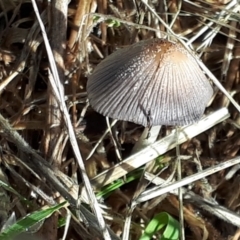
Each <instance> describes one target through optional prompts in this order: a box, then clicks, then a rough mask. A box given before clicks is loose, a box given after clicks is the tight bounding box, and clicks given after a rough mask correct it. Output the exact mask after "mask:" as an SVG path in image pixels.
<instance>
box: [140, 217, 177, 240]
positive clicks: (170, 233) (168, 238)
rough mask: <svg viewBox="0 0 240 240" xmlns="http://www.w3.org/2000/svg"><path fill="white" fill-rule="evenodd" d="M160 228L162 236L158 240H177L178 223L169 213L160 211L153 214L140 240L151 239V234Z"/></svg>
mask: <svg viewBox="0 0 240 240" xmlns="http://www.w3.org/2000/svg"><path fill="white" fill-rule="evenodd" d="M161 229H162V237H161V238H160V240H178V239H179V223H178V221H177V220H175V219H174V218H173V217H172V216H171V215H169V214H168V213H166V212H162V213H159V214H157V215H156V216H154V218H153V219H152V220H151V221H150V222H149V224H148V225H147V227H146V229H145V231H144V233H143V234H142V236H141V238H140V240H151V239H152V237H153V235H154V234H156V233H158V232H159V230H161Z"/></svg>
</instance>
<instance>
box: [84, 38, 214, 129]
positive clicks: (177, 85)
mask: <svg viewBox="0 0 240 240" xmlns="http://www.w3.org/2000/svg"><path fill="white" fill-rule="evenodd" d="M87 93H88V98H89V101H90V104H91V106H92V107H93V109H95V110H96V111H97V112H99V113H100V114H102V115H104V116H108V117H111V118H113V119H118V120H124V121H129V122H134V123H137V124H140V125H143V126H145V127H147V126H156V125H172V126H183V125H187V124H191V123H194V122H197V121H198V120H199V119H200V118H201V117H202V115H203V113H204V110H205V108H206V106H207V103H208V102H209V100H210V98H211V97H212V94H213V89H212V86H211V84H210V83H209V81H208V80H207V78H206V76H205V75H204V73H203V72H202V70H201V69H200V67H199V66H198V63H197V61H196V60H195V58H194V57H193V56H192V55H191V54H190V53H189V52H188V51H187V50H186V49H185V48H184V47H183V46H182V45H181V44H179V43H175V42H172V41H168V40H164V39H149V40H144V41H140V42H138V43H136V44H133V45H131V46H128V47H126V48H123V49H120V50H117V51H116V52H114V53H113V54H111V55H109V56H108V57H107V58H106V59H104V60H103V61H102V62H101V63H100V64H99V65H98V66H97V67H96V68H95V70H94V72H93V74H92V75H91V76H90V77H89V79H88V82H87Z"/></svg>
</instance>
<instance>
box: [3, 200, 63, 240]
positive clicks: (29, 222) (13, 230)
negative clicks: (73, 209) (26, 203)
mask: <svg viewBox="0 0 240 240" xmlns="http://www.w3.org/2000/svg"><path fill="white" fill-rule="evenodd" d="M65 204H66V202H63V203H61V204H58V205H56V206H53V207H49V208H48V209H44V210H41V211H37V212H33V213H31V214H29V215H27V216H26V217H24V218H22V219H20V220H19V221H17V222H16V223H14V224H13V225H12V226H10V227H9V228H7V229H5V230H4V231H3V232H1V233H0V239H5V240H7V239H12V238H13V237H14V236H17V235H18V234H20V233H22V232H27V231H28V229H29V228H31V227H32V226H33V225H34V224H37V223H38V222H40V221H43V220H45V219H46V218H48V217H50V216H51V215H52V214H53V213H54V212H56V211H57V210H59V209H60V208H62V207H63V206H64V205H65Z"/></svg>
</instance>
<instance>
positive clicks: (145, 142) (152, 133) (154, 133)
mask: <svg viewBox="0 0 240 240" xmlns="http://www.w3.org/2000/svg"><path fill="white" fill-rule="evenodd" d="M160 130H161V126H153V127H151V128H145V129H144V130H143V133H142V135H141V137H140V138H139V140H138V141H137V142H136V144H135V145H134V147H133V149H132V154H134V153H137V152H138V151H140V150H142V149H143V148H145V147H147V146H149V145H151V144H152V143H154V142H155V141H156V140H157V137H158V134H159V132H160Z"/></svg>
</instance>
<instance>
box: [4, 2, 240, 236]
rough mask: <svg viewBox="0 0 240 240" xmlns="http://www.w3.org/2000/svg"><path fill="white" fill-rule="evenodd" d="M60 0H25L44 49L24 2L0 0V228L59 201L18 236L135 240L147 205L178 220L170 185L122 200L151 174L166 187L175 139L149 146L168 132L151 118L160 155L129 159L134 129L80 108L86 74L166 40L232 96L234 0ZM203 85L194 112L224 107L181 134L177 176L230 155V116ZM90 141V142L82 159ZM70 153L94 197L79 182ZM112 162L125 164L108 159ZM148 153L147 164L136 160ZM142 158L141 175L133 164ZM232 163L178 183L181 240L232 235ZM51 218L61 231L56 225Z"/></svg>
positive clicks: (237, 143) (235, 207)
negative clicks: (144, 43) (183, 48)
mask: <svg viewBox="0 0 240 240" xmlns="http://www.w3.org/2000/svg"><path fill="white" fill-rule="evenodd" d="M67 2H68V1H58V0H53V1H51V2H50V3H49V2H48V1H46V0H43V1H37V4H38V5H37V7H38V11H39V14H40V15H41V19H42V22H43V24H44V26H45V29H46V33H47V37H48V40H49V43H50V46H51V49H50V50H49V49H47V42H46V39H44V38H43V35H42V30H41V28H40V26H39V22H38V19H37V18H36V14H35V12H34V9H33V6H32V2H31V1H25V0H23V1H18V0H1V1H0V9H1V11H0V29H1V31H0V93H1V96H0V113H1V115H2V116H1V118H0V141H1V145H0V160H1V169H0V170H1V172H0V181H1V185H2V187H1V193H0V220H1V226H3V225H4V223H5V222H6V220H7V219H10V220H11V221H10V223H9V222H8V225H7V226H6V224H5V226H4V227H5V228H8V227H9V226H11V225H12V224H14V222H15V220H14V219H15V218H16V219H20V218H22V217H25V216H26V215H27V214H29V213H33V212H34V211H36V210H40V209H41V210H43V209H47V208H49V207H51V206H55V205H56V204H59V203H63V202H64V201H65V200H66V201H67V202H66V204H65V205H64V206H63V207H61V208H60V210H59V211H56V212H55V213H54V214H52V215H51V216H50V217H48V218H47V217H45V218H46V220H43V221H39V223H38V224H37V225H36V224H34V226H31V224H29V229H26V231H27V232H28V233H26V234H27V235H29V236H31V237H32V239H33V238H34V237H39V238H40V239H48V240H55V239H60V238H63V236H64V231H66V233H67V236H66V238H65V239H101V238H105V239H119V238H122V236H123V231H125V233H124V234H125V235H124V236H127V235H129V236H130V237H129V239H139V238H140V236H141V234H142V231H143V230H144V229H145V227H146V225H147V224H148V222H149V221H150V220H151V219H152V218H153V216H154V215H155V214H156V213H160V212H167V213H169V214H170V215H171V216H173V217H174V218H175V219H178V216H179V200H178V198H177V196H176V195H174V192H173V191H174V189H173V191H172V192H171V193H168V194H166V193H165V194H163V195H161V196H157V197H155V198H153V199H149V200H148V201H144V202H141V201H140V200H139V201H140V203H139V202H138V204H137V205H136V206H133V203H134V199H135V200H137V199H138V197H139V199H140V197H141V194H142V192H144V191H145V190H149V189H151V188H153V187H154V186H155V184H160V182H158V181H160V180H161V179H164V180H166V181H167V183H168V184H169V183H170V182H172V181H175V180H176V179H175V175H173V173H174V171H175V164H174V163H175V159H176V151H175V150H174V148H175V145H176V138H171V139H175V140H174V141H175V143H174V144H175V145H174V144H173V145H171V147H167V148H165V149H162V145H163V143H164V142H161V139H165V138H164V137H166V136H167V135H168V134H169V133H170V132H171V131H172V129H173V128H172V127H168V126H163V128H162V129H161V132H160V134H159V136H158V139H159V141H160V142H157V144H156V145H154V146H156V147H157V149H158V150H159V152H161V154H160V155H161V156H159V154H157V155H156V156H154V157H153V154H152V153H150V152H148V150H146V151H145V152H141V154H139V155H136V157H134V158H133V157H132V158H131V151H132V149H133V146H134V144H135V143H136V142H137V141H138V140H139V138H140V136H141V133H142V131H143V127H141V126H138V125H135V124H133V123H122V122H117V123H116V124H115V125H114V127H113V128H112V131H111V132H110V133H109V132H105V131H106V129H107V124H106V121H105V118H104V117H103V116H101V115H99V114H97V113H96V112H94V111H93V109H92V108H91V107H90V106H88V102H87V94H86V82H87V77H88V76H89V75H90V74H91V73H92V71H93V69H94V68H95V67H96V65H97V64H98V63H99V62H100V61H101V60H102V59H103V58H105V57H106V56H108V55H109V54H111V53H112V52H114V51H116V50H117V49H118V48H121V47H124V46H128V45H130V44H133V43H135V42H137V41H140V40H143V39H149V38H153V37H166V36H171V37H173V38H174V39H175V40H176V41H177V40H182V41H184V42H185V43H186V45H187V46H188V47H189V48H190V49H193V50H194V51H195V52H196V53H197V54H198V56H199V57H200V58H201V60H202V61H203V63H204V64H205V65H206V66H207V67H208V69H209V70H210V71H211V72H212V73H213V74H214V76H215V77H216V78H217V79H218V80H219V81H220V82H221V84H222V85H223V86H224V88H225V89H226V90H227V91H228V92H229V94H230V95H231V96H232V97H233V98H234V99H235V101H236V102H239V98H240V95H239V89H240V84H239V52H240V44H239V39H240V38H239V36H240V32H239V19H240V15H239V9H240V5H239V3H238V1H235V0H232V1H227V0H226V1H220V0H211V1H210V0H205V1H201V0H199V1H197V0H196V1H187V0H182V1H181V0H179V1H178V0H169V1H149V2H148V5H147V4H145V1H141V0H137V1H127V0H122V1H107V0H97V1H95V0H80V1H77V0H76V1H70V3H69V4H68V3H67ZM158 17H160V18H158ZM163 22H165V23H166V25H167V26H168V28H167V27H166V26H164V24H163ZM171 31H173V32H174V33H175V34H176V36H172V33H171ZM51 52H52V53H53V56H54V59H55V63H56V66H57V72H58V76H59V82H57V81H56V75H55V74H54V68H53V66H54V63H53V61H52V59H51V54H50V53H51ZM49 54H50V55H49ZM54 81H55V82H56V85H54V84H53V83H54ZM214 85H215V84H213V86H214ZM63 89H64V91H63ZM214 91H215V94H214V97H213V99H212V101H211V103H210V104H209V106H208V108H207V109H206V114H207V115H208V114H210V115H209V116H210V117H209V118H211V116H212V118H214V117H215V115H214V116H213V115H211V114H214V113H216V112H217V111H218V110H219V109H222V108H226V109H227V110H226V109H225V110H226V111H227V112H226V113H224V114H223V115H222V116H221V117H219V119H213V123H211V125H207V126H205V128H203V129H204V130H203V129H198V130H197V129H196V128H197V127H196V128H191V129H190V130H189V131H190V132H194V133H193V136H192V138H191V139H185V140H179V143H182V144H181V145H180V155H181V159H182V176H183V178H185V177H187V176H191V175H193V174H195V173H197V172H200V173H201V171H202V169H207V168H210V167H212V166H215V165H218V164H221V163H224V162H226V161H227V160H229V159H233V158H235V157H237V156H238V155H239V147H240V137H239V136H240V135H239V133H240V132H239V126H240V118H239V112H238V110H237V109H236V107H235V106H233V104H231V103H230V101H229V99H228V98H227V97H226V96H225V95H224V94H223V93H222V92H221V91H219V90H218V88H217V87H214ZM61 94H62V95H61ZM63 95H64V97H62V96H63ZM65 104H66V105H65ZM64 106H65V107H66V108H64ZM64 109H65V110H64ZM64 111H65V112H64ZM66 111H68V113H69V115H68V116H70V118H69V119H68V118H67V117H66ZM228 112H229V113H230V115H229V114H228ZM69 120H71V124H69V123H70V121H69ZM217 123H218V124H217ZM200 124H202V123H201V122H200ZM70 125H71V126H72V127H73V130H74V132H75V135H76V136H77V142H74V135H73V132H71V126H70ZM201 126H202V125H201ZM104 132H105V134H104ZM101 138H102V141H101V142H99V139H101ZM168 141H169V138H168ZM172 141H173V140H172ZM97 142H99V144H98V147H97V148H96V150H95V151H94V153H93V154H92V155H91V157H90V158H89V159H88V160H86V159H87V158H88V156H89V154H90V152H91V151H92V149H93V147H94V146H96V144H97ZM76 143H77V145H76ZM74 144H75V145H74ZM161 144H162V145H161ZM78 149H80V152H81V155H82V159H83V162H84V164H85V168H86V172H87V175H88V177H89V179H90V180H91V179H93V180H91V186H92V187H93V189H94V192H95V195H96V196H97V198H98V200H99V201H98V202H99V204H97V203H96V201H95V197H93V195H92V194H93V193H92V192H91V190H90V189H89V179H88V178H86V176H85V175H84V167H83V165H82V163H81V158H80V157H79V155H78ZM160 149H162V150H161V151H160ZM170 149H173V150H170ZM168 150H169V151H168ZM159 152H158V153H159ZM143 153H144V154H145V155H143ZM154 154H156V153H154ZM124 159H127V160H128V161H124V162H123V164H120V166H119V161H120V160H124ZM153 159H155V161H153V162H154V163H152V164H150V163H148V162H149V161H150V160H153ZM145 163H148V164H147V167H146V169H145V173H144V172H143V168H141V166H142V165H143V164H145ZM108 169H110V171H107V172H106V174H104V175H103V174H102V175H100V173H102V172H104V171H106V170H108ZM116 169H120V170H116ZM121 169H123V170H121ZM238 169H239V166H238V165H235V166H234V167H232V168H231V169H229V168H228V169H222V170H221V171H219V172H217V173H214V174H211V175H210V176H208V177H206V178H205V177H204V178H202V179H201V180H198V181H196V182H193V181H192V182H191V183H188V185H187V186H185V188H183V190H184V195H183V196H184V201H183V203H184V207H183V213H184V220H185V235H186V239H197V240H198V239H199V240H200V239H210V240H214V239H216V240H221V239H233V240H237V239H239V229H238V228H239V227H240V224H239V222H240V221H239V216H238V214H239V204H240V201H239V199H240V191H239V189H240V187H239V171H238ZM127 173H128V175H127V176H126V174H127ZM141 176H145V177H142V178H141ZM156 176H157V177H159V178H156ZM170 177H172V178H170ZM147 179H148V181H147ZM139 182H140V183H141V184H139ZM4 183H6V184H7V185H4ZM107 183H108V184H109V183H112V186H113V187H112V189H113V190H111V189H110V190H109V188H106V187H105V188H104V186H105V185H106V184H107ZM165 184H166V183H165ZM10 187H11V188H13V189H15V190H16V191H17V193H18V194H17V193H15V192H13V191H12V190H11V189H9V188H10ZM86 189H87V190H86ZM103 190H105V192H104V191H103ZM89 196H90V197H89ZM88 197H89V199H88ZM23 198H25V200H23ZM220 208H221V209H220ZM100 209H101V210H100ZM12 213H15V215H16V217H13V216H12ZM102 215H103V216H104V219H105V221H106V224H107V225H108V229H105V230H102V229H101V228H100V227H99V222H100V223H102V226H104V222H102V221H101V217H102ZM69 216H71V218H70V217H69ZM62 219H65V221H66V224H63V225H64V226H65V227H64V226H62V227H58V224H59V222H61V221H60V220H62ZM127 221H129V222H130V223H131V227H130V229H128V228H127V227H129V226H128V225H127V223H126V222H127ZM60 225H61V224H60ZM124 225H125V228H124ZM128 231H129V232H128ZM108 234H109V235H110V236H111V237H110V238H108V236H109V235H108ZM103 236H104V237H103ZM125 239H127V238H125ZM159 239H160V238H159Z"/></svg>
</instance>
